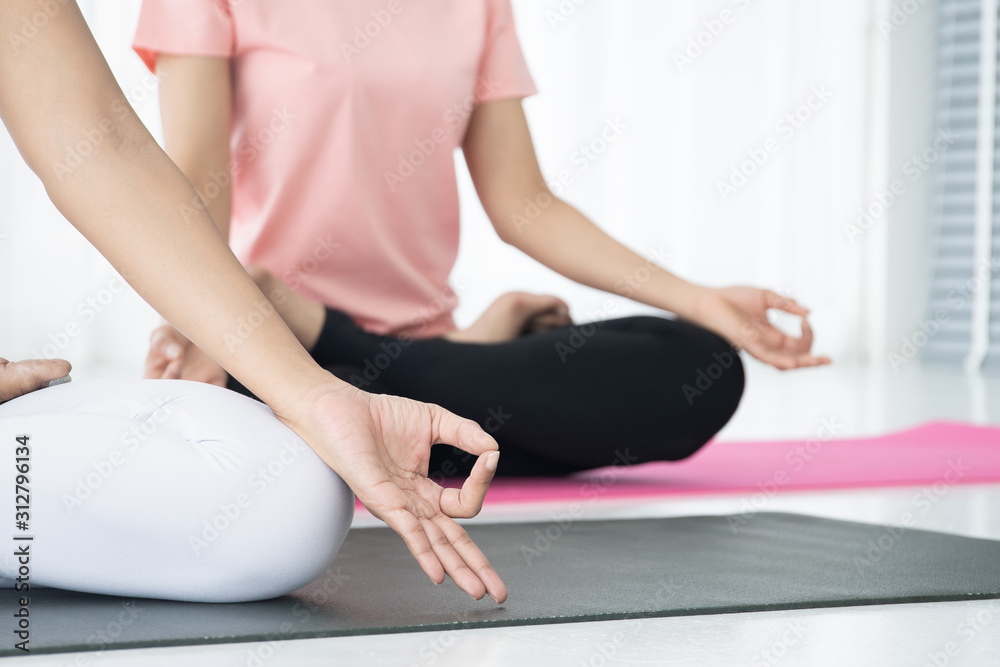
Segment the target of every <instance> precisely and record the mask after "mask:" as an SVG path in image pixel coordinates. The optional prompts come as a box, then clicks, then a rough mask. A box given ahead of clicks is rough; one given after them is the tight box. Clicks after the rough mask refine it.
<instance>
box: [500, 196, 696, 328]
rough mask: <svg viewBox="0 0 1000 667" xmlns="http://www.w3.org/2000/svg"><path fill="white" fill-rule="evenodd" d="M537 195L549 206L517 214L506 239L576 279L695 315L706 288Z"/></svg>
mask: <svg viewBox="0 0 1000 667" xmlns="http://www.w3.org/2000/svg"><path fill="white" fill-rule="evenodd" d="M541 194H542V195H545V196H548V197H551V201H552V203H551V205H549V206H547V207H545V208H544V209H542V210H541V212H540V213H539V215H538V216H536V217H535V218H534V220H528V218H527V217H526V216H522V217H521V218H519V221H520V224H516V225H512V226H509V227H510V231H508V232H507V233H506V234H505V235H504V240H505V241H507V242H508V243H510V244H511V245H513V246H515V247H516V248H518V249H519V250H521V251H523V252H524V253H526V254H527V255H529V256H530V257H532V258H533V259H535V260H537V261H538V262H540V263H542V264H544V265H545V266H547V267H549V268H550V269H552V270H553V271H556V272H557V273H560V274H562V275H564V276H566V277H567V278H569V279H571V280H574V281H576V282H578V283H581V284H584V285H587V286H588V287H594V288H596V289H600V290H604V291H606V292H611V293H613V294H618V295H620V296H625V297H628V298H630V299H634V300H636V301H638V302H640V303H644V304H647V305H650V306H653V307H655V308H660V309H662V310H667V311H670V312H673V313H676V314H677V315H679V316H681V317H685V318H692V317H693V310H694V303H695V301H696V300H697V298H698V296H700V295H701V294H703V293H704V291H705V288H703V287H699V286H697V285H694V284H692V283H690V282H688V281H686V280H684V279H683V278H680V277H678V276H676V275H674V274H673V273H671V272H670V271H668V270H667V269H666V268H665V267H663V266H662V265H661V264H659V263H658V262H657V261H656V258H655V257H654V258H650V259H647V258H644V257H642V256H640V255H639V254H637V253H636V252H634V251H632V250H630V249H629V248H627V247H626V246H624V245H623V244H621V243H619V242H618V241H616V240H615V239H613V238H612V237H611V236H609V235H608V234H606V233H605V232H604V231H602V230H601V229H600V228H599V227H597V225H595V224H594V223H592V222H591V221H590V220H588V219H587V218H586V216H584V215H583V214H582V213H580V212H579V211H578V210H576V209H575V208H574V207H572V206H571V205H569V204H567V203H566V202H564V201H562V200H561V199H559V198H558V197H555V196H553V195H551V194H550V193H548V192H544V193H541ZM531 200H532V201H536V200H538V198H537V197H534V198H531ZM543 200H544V199H543ZM519 201H522V202H523V201H524V199H523V198H522V199H520V200H519Z"/></svg>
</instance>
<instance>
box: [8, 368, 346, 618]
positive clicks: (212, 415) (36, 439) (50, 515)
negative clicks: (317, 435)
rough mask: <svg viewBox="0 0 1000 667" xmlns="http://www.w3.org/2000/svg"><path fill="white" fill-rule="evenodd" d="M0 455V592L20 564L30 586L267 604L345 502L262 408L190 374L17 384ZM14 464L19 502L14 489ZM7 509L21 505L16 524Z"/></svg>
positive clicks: (334, 533) (323, 546) (305, 567)
mask: <svg viewBox="0 0 1000 667" xmlns="http://www.w3.org/2000/svg"><path fill="white" fill-rule="evenodd" d="M20 436H28V439H27V450H24V449H19V447H21V446H22V445H19V444H18V442H17V438H18V437H20ZM0 452H2V453H0V466H2V469H0V499H2V500H0V525H2V527H3V528H2V529H0V536H4V535H6V536H9V537H7V538H6V539H3V538H2V537H0V539H2V540H3V542H5V544H0V554H2V555H0V578H2V579H5V580H7V581H5V582H4V581H0V586H7V587H11V586H15V584H16V583H17V582H16V579H17V578H18V577H19V576H20V577H22V580H23V579H24V577H25V570H24V569H21V568H23V567H27V569H28V570H29V572H28V574H27V576H28V577H30V584H31V585H32V586H45V587H53V588H64V589H69V590H75V591H84V592H89V593H103V594H108V595H123V596H130V597H131V596H134V597H152V598H163V599H170V600H189V601H198V602H243V601H250V600H262V599H267V598H272V597H276V596H279V595H284V594H286V593H289V592H291V591H294V590H295V589H297V588H300V587H302V586H304V585H306V584H307V583H309V582H310V581H312V580H313V579H315V578H317V577H318V576H319V575H321V574H322V573H323V572H324V570H326V569H327V568H328V567H329V565H330V563H331V561H332V560H333V558H334V556H336V554H337V551H338V549H340V545H341V543H342V542H343V540H344V537H345V535H346V534H347V530H348V528H350V524H351V518H352V515H353V511H354V496H353V494H352V493H351V491H350V489H349V488H348V486H347V484H345V483H344V482H343V480H341V479H340V477H339V476H337V474H336V473H334V472H333V471H332V470H331V469H330V468H329V467H328V466H327V465H326V464H324V463H323V462H322V460H321V459H320V458H319V457H318V456H317V455H316V453H315V452H313V451H312V449H310V448H309V446H308V445H306V443H305V442H304V441H303V440H302V439H301V438H299V437H298V436H297V435H295V433H294V432H293V431H292V430H291V429H289V428H288V427H287V426H285V425H284V424H282V423H281V422H280V421H278V420H277V419H276V418H275V417H274V415H273V413H272V412H271V411H270V409H268V408H267V406H265V405H263V404H261V403H258V402H256V401H254V400H251V399H249V398H246V397H244V396H240V395H239V394H236V393H234V392H231V391H229V390H226V389H221V388H219V387H215V386H211V385H207V384H201V383H196V382H185V381H181V380H97V381H89V382H71V383H68V384H63V385H58V386H55V387H51V388H48V389H42V390H39V391H36V392H32V393H30V394H27V395H25V396H22V397H20V398H17V399H14V400H12V401H9V402H7V403H4V404H0ZM26 452H27V454H26ZM25 458H27V459H29V460H28V461H23V460H19V459H25ZM25 463H27V464H28V466H27V467H28V468H29V469H30V471H29V472H28V473H27V477H28V480H27V482H28V483H27V484H22V487H27V489H28V491H29V494H28V495H29V497H28V498H27V499H26V498H24V494H23V493H22V491H23V489H21V490H16V488H15V485H16V483H17V475H18V470H17V468H16V466H17V465H21V466H22V468H21V470H24V469H25V468H24V467H23V466H24V464H25ZM21 481H22V482H23V481H25V480H23V479H22V480H21ZM17 494H20V495H21V496H22V497H21V498H20V499H17V498H15V496H16V495H17ZM25 500H28V501H30V502H28V503H25V502H24V501H25ZM17 504H22V505H23V504H28V505H30V508H29V509H27V510H26V512H27V517H26V519H27V524H28V526H27V530H23V529H19V528H18V526H17V523H16V522H17V520H24V519H25V515H20V516H17V517H16V516H15V513H16V512H17V511H18V509H17V508H16V507H15V505H17ZM17 536H21V537H25V536H32V537H33V538H34V539H33V540H31V541H27V540H20V541H19V540H11V537H17ZM24 548H27V549H28V552H29V554H30V556H29V557H28V558H27V560H28V563H27V564H25V563H23V562H20V561H24V560H25V557H24V556H20V557H19V556H17V555H15V552H16V551H17V550H22V553H23V549H24Z"/></svg>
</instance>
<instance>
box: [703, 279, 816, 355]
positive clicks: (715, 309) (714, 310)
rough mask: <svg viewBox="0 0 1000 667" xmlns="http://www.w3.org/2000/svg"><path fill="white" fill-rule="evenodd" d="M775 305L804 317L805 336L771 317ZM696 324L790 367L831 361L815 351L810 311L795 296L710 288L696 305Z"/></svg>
mask: <svg viewBox="0 0 1000 667" xmlns="http://www.w3.org/2000/svg"><path fill="white" fill-rule="evenodd" d="M771 308H774V309H776V310H781V311H784V312H786V313H791V314H793V315H798V316H799V317H801V318H802V337H801V338H793V337H792V336H788V335H786V334H784V333H782V332H781V331H779V330H778V329H777V328H776V327H774V326H773V325H772V324H771V323H770V322H768V320H767V311H768V310H770V309H771ZM693 312H694V317H693V318H692V319H694V320H695V322H696V323H698V324H700V325H701V326H703V327H705V328H706V329H710V330H712V331H714V332H715V333H717V334H719V335H720V336H722V337H723V338H725V339H726V340H728V341H729V342H730V343H732V344H733V345H734V346H735V347H738V348H742V349H744V350H746V351H747V352H749V353H750V354H751V355H753V356H754V357H756V358H757V359H760V360H761V361H763V362H764V363H767V364H771V365H772V366H774V367H775V368H780V369H781V370H788V369H791V368H804V367H808V366H822V365H824V364H829V363H831V361H830V358H829V357H817V356H814V355H813V354H812V352H811V348H812V342H813V332H812V328H811V327H810V326H809V320H808V319H807V316H808V315H809V311H808V310H807V309H806V308H803V307H802V306H801V305H799V304H798V303H797V302H796V301H795V300H794V299H791V298H788V297H783V296H779V295H778V294H775V293H774V292H772V291H771V290H762V289H757V288H754V287H726V288H723V289H706V290H705V292H704V293H703V294H702V295H701V296H700V297H699V298H698V299H697V301H696V302H695V305H694V309H693Z"/></svg>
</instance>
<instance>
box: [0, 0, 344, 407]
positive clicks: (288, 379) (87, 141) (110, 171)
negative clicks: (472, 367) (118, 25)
mask: <svg viewBox="0 0 1000 667" xmlns="http://www.w3.org/2000/svg"><path fill="white" fill-rule="evenodd" d="M58 7H59V9H58V11H57V12H56V14H55V16H52V17H51V19H50V21H49V22H48V24H47V25H46V26H45V27H44V28H42V29H40V30H39V31H38V33H37V35H35V36H34V37H33V38H32V39H31V40H27V41H26V42H25V43H23V44H19V45H18V48H17V49H16V50H14V49H13V48H12V47H8V49H9V50H7V49H5V53H4V54H3V57H0V82H2V85H3V90H0V115H2V117H3V120H4V122H5V124H6V125H7V127H8V129H9V130H10V133H11V136H12V137H13V138H14V141H15V143H16V144H17V146H18V149H19V150H20V151H21V154H22V155H23V156H24V157H25V159H26V160H27V162H28V163H29V165H30V166H31V167H32V169H33V170H34V171H35V173H37V174H38V175H39V177H40V178H41V179H42V181H43V183H44V184H45V187H46V190H47V191H48V193H49V195H50V197H51V198H52V201H53V202H54V203H55V204H56V206H57V207H58V208H59V210H60V211H61V212H62V213H63V214H64V215H65V216H66V217H67V219H68V220H69V221H70V222H72V223H73V224H74V225H75V226H76V227H77V229H79V230H80V232H81V233H83V235H84V236H85V237H87V239H88V240H90V241H91V242H92V243H93V244H94V245H95V246H96V247H97V249H98V250H99V251H100V252H101V253H102V254H104V256H105V257H106V258H107V259H108V260H109V261H110V262H111V264H112V265H113V266H114V267H115V268H116V269H117V270H118V271H119V272H120V273H121V274H122V276H123V277H124V278H125V279H126V280H127V281H128V282H129V284H131V285H132V287H133V288H135V290H136V291H137V292H138V293H139V294H140V295H141V296H142V297H143V298H144V299H146V301H147V302H149V303H150V305H152V306H153V307H154V308H155V309H156V310H157V311H159V312H160V314H162V315H163V316H164V317H166V318H167V319H168V320H170V321H171V322H172V323H173V324H174V325H175V326H176V327H177V328H178V329H179V330H180V331H181V332H183V333H184V334H185V335H186V336H188V337H189V338H190V339H191V340H192V341H194V342H195V343H196V344H198V345H199V347H201V348H202V349H203V350H205V351H206V352H207V353H208V354H210V355H211V356H212V357H213V358H215V359H216V360H217V361H218V362H219V363H220V364H222V365H223V366H224V367H226V368H227V369H228V370H229V371H230V372H231V373H232V374H233V375H234V376H235V377H236V378H237V379H239V380H240V381H241V382H242V383H243V384H244V385H246V386H247V387H248V388H249V389H251V390H252V391H253V392H254V393H255V394H257V395H258V396H260V397H261V398H262V399H263V400H265V401H266V402H267V403H269V404H270V405H271V406H272V408H275V410H276V411H279V412H281V411H283V410H285V409H286V407H287V409H288V410H293V407H294V403H295V401H296V400H297V399H299V398H301V396H302V394H303V392H304V391H305V390H306V388H307V387H310V386H315V385H316V384H317V383H320V382H323V381H329V380H332V376H330V375H329V374H328V373H326V372H324V371H323V370H322V369H320V368H319V367H318V366H317V365H316V364H315V363H314V362H313V361H312V360H311V358H310V357H309V355H308V354H307V353H306V352H305V350H304V349H303V348H302V346H301V345H300V344H299V343H298V341H296V340H295V338H294V336H292V334H291V332H290V331H289V330H288V328H287V327H286V326H285V325H284V323H283V322H282V321H281V319H280V318H279V317H277V316H276V315H275V314H274V311H273V308H271V307H270V304H269V303H268V302H267V300H266V299H265V298H264V296H263V295H262V294H261V293H260V291H259V290H258V289H257V288H256V286H255V285H254V283H253V282H252V281H251V280H250V278H249V276H247V274H246V272H245V271H244V270H243V269H242V267H241V266H240V264H239V262H238V261H237V260H236V258H235V257H234V256H233V254H232V252H230V251H229V249H228V247H227V246H226V243H225V241H224V240H223V238H222V236H221V235H220V233H219V231H218V230H217V229H216V228H215V226H214V224H213V222H212V220H211V218H210V217H209V215H208V213H207V212H206V211H205V210H203V209H192V208H191V207H190V206H189V205H190V202H191V201H192V198H193V197H195V196H196V195H195V192H194V189H193V188H192V187H191V185H190V183H189V182H188V181H187V180H186V179H185V178H184V176H183V175H182V174H181V173H180V171H179V170H178V169H177V168H176V167H175V166H174V165H173V163H171V162H170V160H169V159H168V158H167V156H166V155H165V154H164V153H163V151H162V150H160V148H159V147H158V146H157V145H156V142H155V141H154V140H153V138H152V137H151V136H150V135H149V133H148V132H147V131H146V129H145V127H143V125H142V123H141V122H140V121H139V119H138V118H137V117H136V116H135V114H134V113H133V112H132V109H131V107H130V106H129V105H128V103H127V101H126V100H125V98H124V95H123V94H122V92H121V90H120V88H119V87H118V85H117V83H116V82H115V80H114V77H113V76H112V75H111V72H110V70H109V69H108V67H107V64H106V63H105V62H104V60H103V57H102V56H101V54H100V51H99V49H98V48H97V45H96V44H95V43H94V41H93V38H92V37H91V35H90V32H89V30H87V28H86V26H85V24H84V23H83V18H82V16H81V15H80V13H79V9H78V8H77V7H76V5H75V3H73V2H67V3H65V4H60V5H58ZM38 8H39V5H38V3H36V2H33V1H32V0H9V1H8V2H7V3H5V5H4V7H3V9H2V10H0V34H8V32H13V31H17V30H19V27H18V26H20V25H21V24H22V21H23V20H24V18H25V17H26V16H28V17H30V16H31V15H32V13H34V12H36V11H38Z"/></svg>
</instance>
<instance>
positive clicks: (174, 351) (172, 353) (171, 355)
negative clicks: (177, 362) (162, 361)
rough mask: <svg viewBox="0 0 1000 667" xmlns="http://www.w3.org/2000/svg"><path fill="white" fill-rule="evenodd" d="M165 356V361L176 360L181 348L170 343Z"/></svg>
mask: <svg viewBox="0 0 1000 667" xmlns="http://www.w3.org/2000/svg"><path fill="white" fill-rule="evenodd" d="M165 354H166V355H167V359H176V358H177V357H179V356H181V346H180V345H178V344H177V343H171V344H170V345H168V346H167V350H166V352H165Z"/></svg>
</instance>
